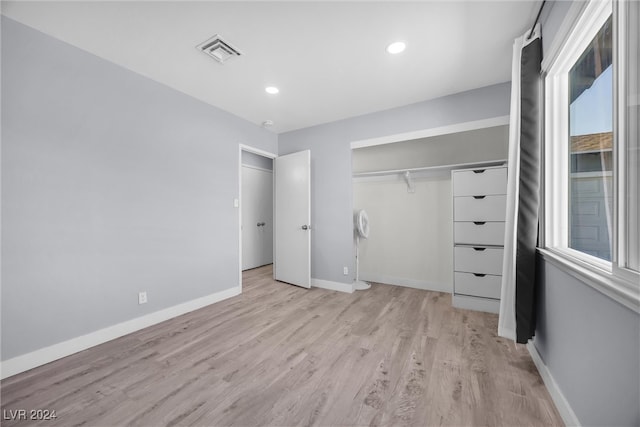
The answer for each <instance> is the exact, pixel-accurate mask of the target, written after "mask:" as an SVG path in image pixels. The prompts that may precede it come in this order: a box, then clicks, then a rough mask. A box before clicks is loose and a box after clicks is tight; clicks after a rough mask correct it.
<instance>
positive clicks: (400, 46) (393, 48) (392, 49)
mask: <svg viewBox="0 0 640 427" xmlns="http://www.w3.org/2000/svg"><path fill="white" fill-rule="evenodd" d="M406 48H407V44H406V43H405V42H394V43H391V44H390V45H389V46H387V52H389V53H390V54H392V55H395V54H396V53H400V52H402V51H403V50H405V49H406Z"/></svg>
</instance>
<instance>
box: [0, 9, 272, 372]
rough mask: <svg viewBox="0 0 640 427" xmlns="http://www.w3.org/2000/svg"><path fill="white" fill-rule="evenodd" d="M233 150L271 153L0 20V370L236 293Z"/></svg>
mask: <svg viewBox="0 0 640 427" xmlns="http://www.w3.org/2000/svg"><path fill="white" fill-rule="evenodd" d="M238 143H244V144H248V145H251V146H255V147H258V148H261V149H264V150H267V151H271V152H276V150H277V136H276V135H274V134H272V133H270V132H268V131H265V130H263V129H261V128H260V127H258V126H255V125H252V124H250V123H248V122H246V121H244V120H242V119H240V118H238V117H235V116H233V115H231V114H229V113H226V112H223V111H221V110H219V109H216V108H213V107H211V106H208V105H206V104H204V103H202V102H200V101H197V100H195V99H193V98H190V97H188V96H186V95H184V94H182V93H179V92H176V91H174V90H172V89H169V88H167V87H166V86H163V85H160V84H158V83H156V82H153V81H151V80H149V79H147V78H144V77H142V76H140V75H137V74H135V73H132V72H130V71H127V70H125V69H123V68H120V67H118V66H116V65H114V64H112V63H109V62H107V61H104V60H102V59H99V58H97V57H95V56H93V55H91V54H88V53H86V52H84V51H81V50H79V49H77V48H74V47H72V46H69V45H67V44H65V43H63V42H60V41H58V40H55V39H53V38H51V37H48V36H46V35H44V34H42V33H39V32H37V31H34V30H33V29H30V28H28V27H25V26H23V25H21V24H19V23H17V22H15V21H12V20H10V19H6V18H5V17H3V18H2V234H3V235H2V263H3V265H2V355H1V357H2V360H6V359H9V358H11V357H14V356H18V355H21V354H24V353H27V352H30V351H33V350H36V349H39V348H42V347H45V346H48V345H52V344H55V343H58V342H61V341H63V340H67V339H70V338H73V337H77V336H79V335H83V334H86V333H89V332H92V331H95V330H97V329H100V328H104V327H107V326H110V325H114V324H117V323H119V322H123V321H126V320H128V319H132V318H135V317H138V316H141V315H144V314H147V313H150V312H153V311H157V310H159V309H163V308H166V307H169V306H173V305H176V304H179V303H182V302H185V301H189V300H192V299H195V298H198V297H202V296H205V295H209V294H212V293H214V292H217V291H221V290H224V289H228V288H231V287H234V286H237V285H238V269H239V264H238V262H239V260H238V245H239V242H238V226H239V224H238V211H237V209H235V208H234V207H233V199H234V198H235V197H238V194H237V193H238V153H239V152H238ZM142 290H145V291H147V292H148V298H149V302H148V303H147V304H146V305H140V306H139V305H138V304H137V293H138V291H142Z"/></svg>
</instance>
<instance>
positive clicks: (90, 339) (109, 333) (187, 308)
mask: <svg viewBox="0 0 640 427" xmlns="http://www.w3.org/2000/svg"><path fill="white" fill-rule="evenodd" d="M240 293H241V288H240V287H239V286H235V287H233V288H229V289H225V290H224V291H219V292H216V293H213V294H211V295H207V296H204V297H201V298H197V299H194V300H191V301H187V302H184V303H182V304H178V305H174V306H172V307H168V308H165V309H162V310H159V311H156V312H153V313H149V314H146V315H144V316H141V317H137V318H135V319H131V320H127V321H125V322H122V323H118V324H116V325H113V326H108V327H106V328H103V329H99V330H97V331H94V332H90V333H88V334H86V335H82V336H79V337H76V338H72V339H70V340H67V341H63V342H61V343H58V344H54V345H51V346H49V347H45V348H41V349H39V350H35V351H32V352H31V353H27V354H23V355H21V356H16V357H14V358H12V359H8V360H5V361H3V362H1V364H0V372H1V374H0V378H2V379H4V378H8V377H10V376H13V375H16V374H19V373H20V372H24V371H28V370H29V369H33V368H35V367H38V366H41V365H44V364H47V363H49V362H53V361H54V360H58V359H61V358H63V357H67V356H70V355H72V354H74V353H78V352H80V351H83V350H86V349H88V348H91V347H94V346H96V345H99V344H102V343H105V342H107V341H111V340H114V339H116V338H119V337H122V336H124V335H127V334H130V333H132V332H136V331H139V330H141V329H144V328H148V327H149V326H153V325H156V324H158V323H161V322H164V321H165V320H169V319H172V318H174V317H177V316H180V315H183V314H185V313H189V312H191V311H194V310H198V309H199V308H202V307H206V306H208V305H211V304H214V303H216V302H219V301H222V300H225V299H228V298H231V297H234V296H236V295H240Z"/></svg>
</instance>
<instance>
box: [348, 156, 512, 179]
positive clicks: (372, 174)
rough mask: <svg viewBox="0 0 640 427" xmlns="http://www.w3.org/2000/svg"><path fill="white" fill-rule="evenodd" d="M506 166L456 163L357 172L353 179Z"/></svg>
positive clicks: (491, 162)
mask: <svg viewBox="0 0 640 427" xmlns="http://www.w3.org/2000/svg"><path fill="white" fill-rule="evenodd" d="M506 164H507V160H506V159H498V160H487V161H483V162H472V163H456V164H449V165H437V166H426V167H422V168H407V169H390V170H382V171H371V172H357V173H354V174H353V178H365V177H375V176H386V175H398V174H400V175H405V174H406V173H407V172H409V173H412V172H446V171H452V170H456V169H469V168H482V167H490V166H502V165H506Z"/></svg>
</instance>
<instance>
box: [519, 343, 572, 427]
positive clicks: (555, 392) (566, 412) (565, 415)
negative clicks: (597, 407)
mask: <svg viewBox="0 0 640 427" xmlns="http://www.w3.org/2000/svg"><path fill="white" fill-rule="evenodd" d="M527 350H529V354H530V355H531V358H532V359H533V363H535V365H536V368H538V372H539V373H540V376H541V377H542V381H543V382H544V385H545V386H546V387H547V390H548V391H549V394H550V395H551V399H552V400H553V403H555V405H556V408H557V409H558V412H560V416H561V417H562V420H563V421H564V423H565V425H567V426H580V425H581V424H580V421H579V420H578V417H577V416H576V413H575V412H573V409H571V406H570V405H569V402H568V401H567V398H566V397H564V394H562V391H561V390H560V387H558V383H556V380H555V379H554V378H553V375H551V372H550V371H549V368H547V365H545V363H544V361H543V360H542V357H541V356H540V353H538V349H537V348H536V346H535V345H534V344H533V342H532V341H529V342H528V343H527Z"/></svg>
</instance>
